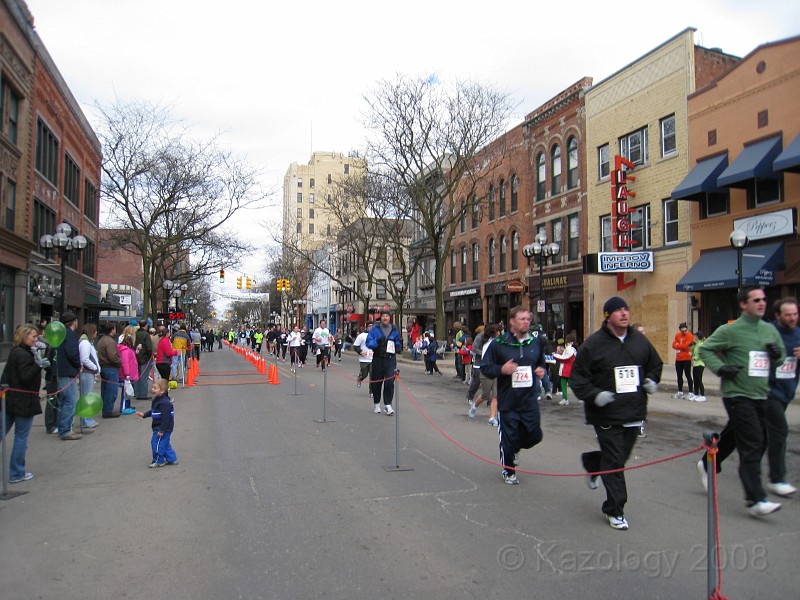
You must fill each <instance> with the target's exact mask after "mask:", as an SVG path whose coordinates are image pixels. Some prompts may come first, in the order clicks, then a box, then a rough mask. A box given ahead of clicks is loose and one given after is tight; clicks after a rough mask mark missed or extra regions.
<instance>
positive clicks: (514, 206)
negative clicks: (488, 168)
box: [509, 175, 519, 213]
mask: <svg viewBox="0 0 800 600" xmlns="http://www.w3.org/2000/svg"><path fill="white" fill-rule="evenodd" d="M509 210H510V211H511V212H512V213H513V212H516V211H517V210H519V177H517V176H516V175H512V176H511V208H510V209H509Z"/></svg>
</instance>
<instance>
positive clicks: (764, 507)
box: [747, 500, 781, 517]
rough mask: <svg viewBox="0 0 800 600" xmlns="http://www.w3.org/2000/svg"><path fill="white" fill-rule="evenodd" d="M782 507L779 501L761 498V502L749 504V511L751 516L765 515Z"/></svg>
mask: <svg viewBox="0 0 800 600" xmlns="http://www.w3.org/2000/svg"><path fill="white" fill-rule="evenodd" d="M780 509H781V505H780V504H779V503H778V502H771V501H769V500H761V501H760V502H756V503H755V504H751V505H750V506H748V507H747V513H748V514H749V515H750V516H751V517H763V516H764V515H768V514H770V513H774V512H776V511H778V510H780Z"/></svg>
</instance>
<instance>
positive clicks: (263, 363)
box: [258, 357, 267, 375]
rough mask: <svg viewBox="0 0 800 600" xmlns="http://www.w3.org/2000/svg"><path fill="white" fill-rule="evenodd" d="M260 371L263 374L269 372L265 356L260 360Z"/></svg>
mask: <svg viewBox="0 0 800 600" xmlns="http://www.w3.org/2000/svg"><path fill="white" fill-rule="evenodd" d="M258 372H259V373H260V374H261V375H266V374H267V361H265V360H264V357H261V359H260V360H259V361H258Z"/></svg>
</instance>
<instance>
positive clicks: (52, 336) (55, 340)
mask: <svg viewBox="0 0 800 600" xmlns="http://www.w3.org/2000/svg"><path fill="white" fill-rule="evenodd" d="M44 337H46V338H47V343H48V344H50V345H51V346H52V347H53V348H58V347H59V346H60V345H61V344H63V343H64V339H65V338H66V337H67V328H66V327H64V324H63V323H62V322H61V321H50V323H48V324H47V327H45V329H44Z"/></svg>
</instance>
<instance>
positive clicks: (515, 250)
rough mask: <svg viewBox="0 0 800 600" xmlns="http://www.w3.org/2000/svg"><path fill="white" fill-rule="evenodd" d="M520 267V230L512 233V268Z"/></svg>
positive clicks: (514, 269) (513, 269)
mask: <svg viewBox="0 0 800 600" xmlns="http://www.w3.org/2000/svg"><path fill="white" fill-rule="evenodd" d="M517 269H519V232H518V231H515V232H514V233H512V234H511V270H512V271H516V270H517Z"/></svg>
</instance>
